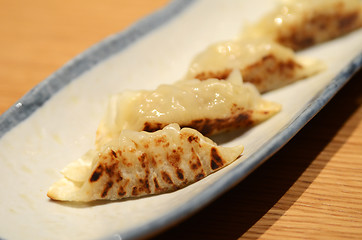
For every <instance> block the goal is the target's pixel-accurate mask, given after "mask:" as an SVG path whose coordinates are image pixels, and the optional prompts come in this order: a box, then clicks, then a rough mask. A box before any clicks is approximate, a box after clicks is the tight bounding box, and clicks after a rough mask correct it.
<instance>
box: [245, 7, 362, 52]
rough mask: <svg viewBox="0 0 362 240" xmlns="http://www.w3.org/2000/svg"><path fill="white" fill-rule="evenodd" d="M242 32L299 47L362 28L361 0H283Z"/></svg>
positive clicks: (297, 48)
mask: <svg viewBox="0 0 362 240" xmlns="http://www.w3.org/2000/svg"><path fill="white" fill-rule="evenodd" d="M282 2H283V3H284V4H281V5H280V6H279V7H278V8H277V9H276V10H274V11H273V12H271V13H270V14H268V15H266V16H265V17H264V18H262V20H261V21H259V22H258V23H257V24H255V25H252V26H251V27H250V28H249V29H248V30H247V31H246V33H245V34H247V35H252V36H257V37H270V38H271V39H273V40H275V41H277V42H279V43H280V44H283V45H284V46H287V47H290V48H292V49H294V50H299V49H302V48H306V47H309V46H312V45H314V44H317V43H321V42H324V41H327V40H330V39H333V38H336V37H339V36H341V35H343V34H346V33H349V32H351V31H353V30H355V29H357V28H360V27H362V4H361V1H360V0H284V1H282Z"/></svg>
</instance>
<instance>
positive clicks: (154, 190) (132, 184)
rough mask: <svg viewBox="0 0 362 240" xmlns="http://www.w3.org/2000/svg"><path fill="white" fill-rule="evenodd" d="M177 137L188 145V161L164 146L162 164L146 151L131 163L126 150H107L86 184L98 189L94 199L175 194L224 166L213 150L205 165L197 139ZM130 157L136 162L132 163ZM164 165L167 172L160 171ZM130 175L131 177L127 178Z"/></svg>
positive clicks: (189, 136)
mask: <svg viewBox="0 0 362 240" xmlns="http://www.w3.org/2000/svg"><path fill="white" fill-rule="evenodd" d="M180 137H181V138H182V139H184V140H183V141H184V142H188V143H189V144H190V145H191V148H190V149H191V151H190V154H189V156H190V157H189V158H187V159H185V158H184V157H182V156H181V155H182V154H183V151H184V149H183V148H182V147H180V146H179V147H177V148H176V149H173V150H170V147H171V146H170V145H163V147H164V148H165V150H164V151H165V152H167V153H168V154H167V158H166V159H162V161H159V160H155V159H156V158H157V156H156V155H155V154H154V153H152V151H147V150H146V149H145V150H144V151H141V153H138V155H137V154H136V153H135V154H134V155H131V158H132V159H127V158H126V157H125V155H126V154H125V152H127V151H129V149H127V148H124V149H122V150H118V151H116V150H112V149H109V150H107V151H105V152H103V153H101V154H100V155H99V162H98V164H97V165H96V166H95V167H94V170H93V172H92V174H91V175H90V177H89V179H88V183H89V184H91V185H92V184H93V185H95V188H100V191H99V192H97V193H96V194H97V196H93V198H96V199H120V198H123V197H139V196H144V195H149V194H159V193H164V192H169V191H174V190H177V189H179V188H182V187H184V186H186V185H188V184H191V183H193V182H196V181H199V180H201V179H202V178H204V177H206V176H207V175H209V174H210V173H211V172H214V171H216V170H218V169H220V168H222V167H224V166H225V165H226V164H227V161H226V160H225V159H223V158H222V156H221V155H220V154H219V152H218V149H217V148H216V147H211V148H210V149H209V150H206V151H209V155H208V156H207V159H209V163H208V164H205V159H201V158H202V157H201V156H200V155H199V153H198V152H197V150H196V149H201V148H202V146H201V144H200V139H199V137H198V136H196V135H192V134H188V133H184V134H182V135H181V136H180ZM156 142H157V143H156ZM159 142H162V141H158V140H157V139H155V142H154V144H159ZM181 146H182V145H181ZM203 151H204V150H203ZM128 156H130V155H128ZM133 157H136V158H137V160H138V161H134V159H133ZM181 161H186V164H181ZM165 164H167V166H168V168H164V167H163V166H164V165H165ZM140 166H141V168H140ZM132 171H133V172H132ZM129 172H132V174H128V175H127V173H129ZM126 176H128V177H126Z"/></svg>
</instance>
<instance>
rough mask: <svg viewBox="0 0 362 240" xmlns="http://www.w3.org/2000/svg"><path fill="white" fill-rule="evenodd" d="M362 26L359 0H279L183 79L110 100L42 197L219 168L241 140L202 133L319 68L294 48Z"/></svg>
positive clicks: (105, 191) (124, 189) (249, 117)
mask: <svg viewBox="0 0 362 240" xmlns="http://www.w3.org/2000/svg"><path fill="white" fill-rule="evenodd" d="M361 26H362V7H361V2H360V1H359V0H329V1H323V0H303V1H297V0H288V1H286V3H284V4H283V5H282V6H280V7H279V8H278V9H277V10H275V11H274V12H273V13H270V14H269V15H267V16H265V18H263V19H261V21H260V22H258V23H256V24H254V25H252V26H249V27H248V28H247V29H246V30H245V31H244V32H243V34H242V35H241V36H239V37H238V38H237V39H235V40H230V41H225V42H221V43H217V44H214V45H211V46H209V47H208V48H207V49H205V51H203V52H201V53H200V54H198V55H197V56H196V57H195V58H194V59H193V61H192V62H191V64H190V68H189V70H188V72H187V74H186V75H185V77H184V78H183V79H181V80H179V81H177V82H175V83H173V84H163V85H160V86H159V87H158V88H157V89H155V90H140V91H125V92H122V93H119V94H116V95H113V96H111V97H110V100H109V104H108V107H107V110H106V113H105V115H104V117H103V119H102V120H101V122H100V124H99V127H98V129H97V133H96V142H95V147H94V149H92V150H90V151H89V152H87V153H86V154H85V155H84V156H82V157H81V158H80V159H78V160H77V161H75V162H72V163H71V164H69V165H68V166H67V167H66V168H65V169H64V170H63V171H62V174H63V176H64V177H63V178H62V179H60V180H59V181H58V182H56V183H55V184H53V185H52V186H51V187H50V189H49V191H48V194H47V195H48V197H50V198H51V199H54V200H62V201H84V202H88V201H93V200H99V199H108V200H117V199H122V198H129V197H140V196H145V195H152V194H159V193H165V192H170V191H174V190H177V189H179V188H182V187H184V186H187V185H189V184H191V183H193V182H195V181H198V180H200V179H202V178H204V177H206V176H208V175H209V174H211V173H212V172H215V171H217V170H219V169H220V168H222V167H224V166H226V165H228V164H229V163H231V162H233V161H234V160H235V159H237V158H238V157H239V156H240V155H241V154H242V152H243V147H242V146H236V147H230V148H227V147H222V146H217V144H216V143H214V142H213V141H212V140H210V139H209V138H207V137H206V136H210V135H213V134H217V133H221V132H224V131H229V130H232V129H237V128H245V127H251V126H254V125H255V124H258V123H260V122H262V121H265V120H267V119H268V118H270V117H272V116H273V115H275V114H277V113H278V112H279V111H280V110H281V105H280V104H279V103H274V102H270V101H267V100H265V99H263V98H262V95H261V94H260V93H264V92H267V91H271V90H274V89H277V88H280V87H283V86H285V85H287V84H290V83H292V82H295V81H297V80H300V79H303V78H307V77H310V76H312V75H314V74H317V73H319V72H320V71H322V70H323V69H324V67H325V66H324V64H323V63H322V62H321V61H318V60H315V59H309V58H301V57H297V56H296V55H295V53H294V51H296V50H300V49H303V48H306V47H309V46H311V45H313V44H316V43H320V42H323V41H327V40H329V39H332V38H335V37H337V36H340V35H343V34H346V33H348V32H350V31H352V30H354V29H357V28H359V27H361Z"/></svg>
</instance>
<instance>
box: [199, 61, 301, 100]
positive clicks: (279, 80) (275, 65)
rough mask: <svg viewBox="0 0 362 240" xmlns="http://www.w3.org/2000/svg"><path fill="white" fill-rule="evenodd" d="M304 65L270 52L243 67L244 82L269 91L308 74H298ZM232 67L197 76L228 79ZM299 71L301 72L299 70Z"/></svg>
mask: <svg viewBox="0 0 362 240" xmlns="http://www.w3.org/2000/svg"><path fill="white" fill-rule="evenodd" d="M302 69H303V66H302V65H300V64H299V63H298V62H296V61H294V60H293V59H287V60H280V59H278V58H277V57H276V56H275V55H274V54H268V55H266V56H264V57H263V58H261V59H260V60H259V61H258V62H255V63H253V64H251V65H248V66H246V67H245V68H243V69H241V70H240V71H241V74H242V76H243V81H244V82H250V83H252V84H254V85H255V86H256V88H257V89H258V90H259V92H261V93H263V92H267V91H270V90H273V89H276V88H279V87H282V86H284V85H287V84H289V83H291V82H293V81H296V80H299V79H301V78H303V77H306V76H301V75H300V74H297V71H299V70H302ZM231 71H232V70H231V69H228V68H227V69H225V70H223V71H218V72H213V71H207V72H202V73H199V74H197V75H196V76H195V78H197V79H200V80H206V79H209V78H217V79H220V80H223V79H226V78H227V77H228V76H229V74H230V73H231ZM298 73H299V72H298Z"/></svg>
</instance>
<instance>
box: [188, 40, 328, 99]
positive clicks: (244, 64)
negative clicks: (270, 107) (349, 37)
mask: <svg viewBox="0 0 362 240" xmlns="http://www.w3.org/2000/svg"><path fill="white" fill-rule="evenodd" d="M233 69H239V70H240V72H241V74H242V77H243V80H244V82H250V83H252V84H254V85H255V86H256V88H257V89H258V90H259V92H261V93H264V92H267V91H270V90H273V89H277V88H280V87H283V86H285V85H287V84H290V83H292V82H295V81H297V80H300V79H303V78H307V77H310V76H312V75H315V74H317V73H319V72H320V71H322V70H324V69H325V64H323V63H322V62H321V61H319V60H316V59H311V58H306V57H296V56H295V54H294V52H293V51H292V50H291V49H289V48H286V47H284V46H282V45H280V44H278V43H276V42H274V41H272V40H270V39H268V38H247V37H245V38H240V39H236V40H230V41H225V42H220V43H216V44H213V45H211V46H209V47H208V48H207V49H205V50H204V51H203V52H201V53H200V54H198V55H197V56H196V57H195V58H194V59H193V61H192V63H191V64H190V67H189V70H188V73H187V75H186V76H185V77H184V80H189V79H193V78H197V79H200V80H205V79H208V78H217V79H225V78H227V77H228V76H229V74H230V73H231V71H232V70H233Z"/></svg>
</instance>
